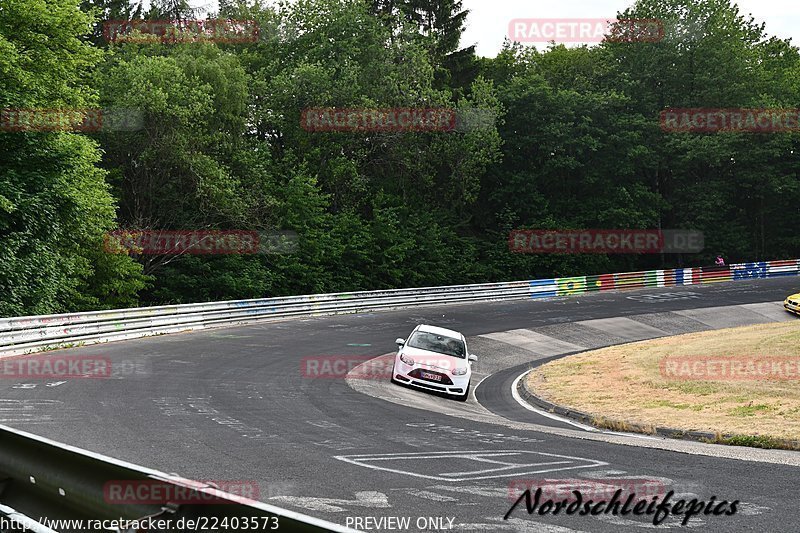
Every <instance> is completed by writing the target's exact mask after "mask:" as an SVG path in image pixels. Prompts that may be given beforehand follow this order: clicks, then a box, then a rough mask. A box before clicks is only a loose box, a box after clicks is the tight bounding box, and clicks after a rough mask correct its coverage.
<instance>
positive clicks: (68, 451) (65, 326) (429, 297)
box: [0, 259, 800, 533]
mask: <svg viewBox="0 0 800 533" xmlns="http://www.w3.org/2000/svg"><path fill="white" fill-rule="evenodd" d="M799 272H800V261H798V260H796V259H792V260H786V261H770V262H760V263H742V264H737V265H731V266H726V267H708V268H687V269H674V270H650V271H644V272H624V273H617V274H601V275H592V276H577V277H568V278H552V279H541V280H529V281H517V282H510V283H486V284H479V285H457V286H445V287H426V288H420V289H397V290H386V291H366V292H354V293H338V294H318V295H306V296H292V297H286V298H262V299H254V300H240V301H229V302H212V303H202V304H187V305H173V306H161V307H145V308H137V309H124V310H111V311H96V312H87V313H70V314H63V315H46V316H31V317H17V318H2V319H0V355H6V356H9V355H18V354H25V353H33V352H37V351H42V350H46V349H49V348H55V347H64V346H69V345H76V344H77V345H83V344H92V343H99V342H107V341H113V340H122V339H133V338H137V337H144V336H147V335H157V334H163V333H172V332H179V331H188V330H193V329H204V328H210V327H218V326H226V325H233V324H245V323H251V322H255V321H261V320H277V319H286V318H291V317H296V316H317V315H327V314H338V313H356V312H363V311H369V310H373V309H384V308H396V307H411V306H420V305H433V304H447V303H454V302H456V303H457V302H474V301H490V300H509V299H518V298H550V297H561V296H570V295H575V294H583V293H586V292H594V291H608V290H621V289H637V288H643V287H671V286H680V285H694V284H704V283H716V282H720V281H732V280H744V279H757V278H771V277H776V276H797V275H798V273H799ZM109 480H128V481H140V482H141V481H148V482H149V481H154V482H158V483H162V484H166V485H169V486H172V487H182V488H183V489H184V490H194V491H196V492H199V493H208V492H209V491H211V492H214V489H213V488H212V487H210V486H207V485H206V486H199V487H198V485H197V484H196V483H193V482H190V481H189V480H184V479H181V478H178V477H176V476H172V475H168V474H165V473H163V472H158V471H155V470H149V469H146V468H143V467H139V466H136V465H132V464H129V463H125V462H122V461H118V460H115V459H112V458H109V457H104V456H101V455H98V454H94V453H92V452H88V451H85V450H80V449H77V448H73V447H70V446H66V445H63V444H59V443H56V442H53V441H50V440H48V439H44V438H41V437H37V436H35V435H31V434H28V433H24V432H21V431H17V430H13V429H11V428H7V427H5V426H0V501H1V502H2V503H0V518H2V519H3V520H12V521H14V522H16V523H17V524H20V525H25V526H26V527H27V528H28V529H29V530H31V531H35V532H36V533H54V531H56V530H54V529H53V528H52V527H50V525H52V524H50V525H48V524H43V523H41V518H40V517H48V518H49V519H51V520H56V519H75V518H85V519H93V520H97V519H103V518H109V519H127V520H138V519H141V518H144V517H148V516H151V517H161V518H169V519H171V520H173V522H172V523H177V522H176V521H177V520H179V519H180V518H194V519H196V518H199V517H209V518H210V517H213V518H216V519H221V518H225V517H228V518H229V519H231V520H232V519H233V518H236V517H238V518H239V519H242V518H249V517H261V518H267V519H269V518H274V517H277V519H278V520H279V521H280V524H281V526H280V529H282V530H289V531H302V532H305V531H309V532H317V531H352V530H349V529H346V528H344V527H342V526H338V525H336V524H333V523H329V522H325V521H322V520H318V519H315V518H312V517H309V516H305V515H302V514H299V513H294V512H291V511H287V510H284V509H280V508H278V507H275V506H271V505H268V504H264V503H260V502H256V501H249V502H242V501H241V500H240V499H237V498H236V497H235V496H234V495H220V494H219V492H218V491H217V492H214V493H215V494H216V495H217V496H218V497H221V498H223V499H226V498H234V500H231V501H230V502H224V503H212V504H204V505H181V504H175V503H172V504H170V503H169V502H167V504H166V505H155V504H145V503H141V504H126V505H122V504H119V503H118V504H109V502H108V501H107V497H106V495H105V494H104V492H103V491H104V487H105V484H106V483H108V481H109ZM33 517H35V518H33ZM17 529H21V527H19V528H17ZM230 529H239V528H236V527H231V528H218V530H220V531H224V530H230ZM72 530H76V529H72ZM261 530H263V528H262V529H261ZM58 531H71V529H70V528H69V527H60V528H59V529H58ZM76 531H77V530H76ZM119 531H120V533H122V531H123V530H119ZM126 533H127V532H126Z"/></svg>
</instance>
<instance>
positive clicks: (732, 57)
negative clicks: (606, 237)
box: [0, 0, 800, 315]
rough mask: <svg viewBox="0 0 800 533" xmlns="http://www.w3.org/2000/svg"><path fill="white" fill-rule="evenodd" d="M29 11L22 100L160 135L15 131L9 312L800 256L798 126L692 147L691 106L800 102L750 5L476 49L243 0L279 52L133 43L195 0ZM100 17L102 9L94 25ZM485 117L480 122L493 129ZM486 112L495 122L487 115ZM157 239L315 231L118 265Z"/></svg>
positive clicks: (436, 0)
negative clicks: (120, 234)
mask: <svg viewBox="0 0 800 533" xmlns="http://www.w3.org/2000/svg"><path fill="white" fill-rule="evenodd" d="M78 1H79V0H52V1H48V2H47V3H45V2H44V1H43V0H5V1H4V2H3V6H2V8H0V72H2V73H3V75H2V76H0V108H25V107H28V108H57V107H67V108H80V107H93V106H95V107H101V108H104V109H112V108H119V109H128V110H136V111H137V112H138V113H140V114H141V117H142V124H143V128H141V129H139V130H136V131H118V130H113V129H106V130H103V131H101V132H99V133H96V134H81V133H74V132H73V133H69V132H58V133H34V132H28V133H16V132H15V133H12V132H0V240H2V243H3V246H2V248H0V314H4V315H20V314H31V313H50V312H58V311H66V310H78V309H88V308H97V307H123V306H128V305H136V304H158V303H171V302H191V301H206V300H218V299H231V298H253V297H264V296H274V295H286V294H298V293H314V292H335V291H351V290H361V289H381V288H393V287H408V286H424V285H444V284H456V283H469V282H487V281H502V280H511V279H526V278H532V277H543V276H548V277H549V276H553V275H574V274H584V273H585V274H591V273H600V272H609V271H618V270H627V269H633V270H636V269H645V268H660V267H670V266H679V265H683V266H691V265H700V264H708V262H709V261H710V260H711V258H712V257H714V256H716V255H717V254H719V253H721V254H723V255H725V256H726V257H727V258H728V259H729V260H731V261H737V260H754V259H758V260H766V259H774V258H787V257H796V256H797V253H798V252H799V251H800V237H798V235H797V232H796V231H794V228H793V223H794V217H793V216H792V215H793V214H794V213H795V212H796V210H797V207H796V206H797V205H800V204H799V202H798V200H800V181H799V180H798V170H797V169H798V164H797V163H798V161H797V158H798V155H800V152H799V151H798V150H800V149H799V148H798V147H797V139H798V137H797V133H796V132H795V133H781V134H754V133H702V134H700V133H670V132H666V131H664V130H662V129H661V127H660V126H659V113H660V112H661V110H663V109H665V108H668V107H708V108H726V107H727V108H732V107H751V108H795V107H797V102H798V101H800V82H798V79H800V77H799V76H798V74H800V53H798V49H797V48H796V47H795V46H793V45H792V44H791V42H789V41H787V40H781V39H778V38H776V37H771V36H769V34H768V33H767V31H766V28H765V27H764V25H763V24H760V23H758V22H757V21H755V20H752V19H750V18H746V17H743V16H742V15H741V14H740V13H739V11H738V8H736V6H735V5H732V4H731V3H730V2H729V1H728V0H637V1H636V2H635V3H633V4H632V6H631V7H630V8H629V9H627V10H626V11H625V12H623V13H620V14H619V18H641V19H660V20H662V21H663V24H664V29H665V34H664V38H663V39H661V40H659V41H658V42H636V43H631V42H618V41H614V42H612V41H606V42H603V43H601V44H600V45H598V46H593V47H585V46H584V47H576V48H568V47H565V46H562V45H555V44H553V45H551V46H550V47H548V48H547V49H546V50H543V51H538V50H536V49H534V48H527V47H524V46H521V45H519V44H516V43H510V42H507V43H506V44H505V46H504V48H503V50H502V51H501V52H500V53H499V54H498V55H497V57H495V58H476V57H475V53H474V48H473V47H472V46H466V47H464V45H463V43H462V40H463V39H462V37H463V30H464V28H465V25H466V24H467V22H468V20H469V14H468V11H466V10H464V8H463V6H462V3H461V2H460V1H458V0H297V1H291V2H289V1H286V2H279V3H278V4H273V3H270V2H265V1H263V0H222V1H220V3H219V13H215V14H212V15H210V16H211V17H220V18H223V19H235V20H252V21H255V22H257V24H258V26H259V28H260V32H259V35H258V39H257V41H256V42H246V41H242V42H235V41H233V42H213V40H212V41H209V40H204V41H202V42H201V41H200V40H197V41H187V42H177V43H174V42H169V43H165V42H162V41H161V40H160V39H158V38H155V39H151V40H150V41H149V42H145V41H143V40H140V41H138V42H115V43H109V42H107V41H106V40H105V39H103V38H102V27H103V23H104V22H105V21H108V20H117V19H125V20H131V19H136V18H139V17H142V16H144V17H148V18H166V19H185V18H192V17H197V16H202V15H198V14H197V13H195V12H194V11H193V10H192V8H191V7H190V5H189V4H188V3H187V2H185V1H184V0H163V1H159V2H153V3H151V4H149V6H150V7H149V8H148V10H147V11H146V12H145V11H144V10H143V8H142V6H141V4H139V3H138V2H133V1H132V0H131V1H128V0H83V1H82V2H80V5H79V4H78ZM79 7H80V9H79ZM330 107H335V108H368V109H369V108H393V107H406V108H409V107H413V108H450V109H454V110H456V112H457V115H458V117H459V127H458V128H456V131H451V132H387V131H370V132H332V131H331V132H319V131H307V130H306V129H304V128H303V127H302V126H301V116H302V113H303V111H304V110H308V109H314V108H330ZM469 117H473V118H469ZM475 117H479V118H481V117H482V118H481V120H473V119H474V118H475ZM116 227H122V228H132V229H153V230H158V229H163V230H179V231H183V230H199V229H203V230H205V229H242V230H253V231H260V232H269V231H292V232H295V233H296V235H297V241H296V249H294V250H293V251H291V252H290V253H268V254H252V255H227V256H203V255H190V254H184V255H177V256H174V255H172V256H153V255H146V254H142V255H138V256H133V258H131V257H128V256H126V255H120V254H111V253H107V251H105V250H104V249H103V234H104V232H107V231H109V230H112V229H114V228H116ZM519 228H542V229H548V228H552V229H556V228H568V229H569V228H572V229H579V228H611V229H613V228H675V229H679V228H683V229H695V230H700V231H703V232H704V234H705V240H706V249H705V251H704V252H702V253H700V254H695V255H680V256H669V255H610V256H606V255H593V254H588V255H520V254H513V253H510V252H509V250H508V245H507V237H508V233H509V231H511V230H513V229H519Z"/></svg>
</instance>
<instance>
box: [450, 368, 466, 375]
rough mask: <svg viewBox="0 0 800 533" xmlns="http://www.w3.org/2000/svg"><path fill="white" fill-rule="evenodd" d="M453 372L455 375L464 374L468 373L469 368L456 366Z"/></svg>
mask: <svg viewBox="0 0 800 533" xmlns="http://www.w3.org/2000/svg"><path fill="white" fill-rule="evenodd" d="M452 372H453V375H454V376H463V375H464V374H466V373H467V368H466V367H464V368H454V369H453V371H452Z"/></svg>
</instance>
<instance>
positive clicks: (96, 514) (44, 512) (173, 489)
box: [0, 426, 355, 533]
mask: <svg viewBox="0 0 800 533" xmlns="http://www.w3.org/2000/svg"><path fill="white" fill-rule="evenodd" d="M0 474H1V475H2V478H3V483H2V491H1V492H0V500H2V504H0V515H1V516H2V517H3V518H4V519H5V520H6V521H8V520H11V521H14V522H15V523H17V524H19V525H20V526H19V527H16V528H7V529H9V530H12V531H13V530H15V529H16V530H20V531H23V529H22V527H21V525H25V526H26V527H27V529H28V530H30V531H35V532H37V533H45V532H47V533H51V532H53V531H59V532H67V531H81V529H80V528H79V527H77V523H75V522H73V523H72V527H70V525H68V522H67V521H68V520H72V521H75V520H84V522H83V524H82V525H83V526H84V527H83V529H82V531H83V532H84V533H85V531H87V530H91V529H100V528H87V527H86V525H87V524H86V520H92V521H96V520H108V521H117V523H119V522H127V521H139V522H140V523H143V522H144V520H146V518H147V517H150V518H152V519H153V520H154V521H158V520H162V521H164V522H162V523H165V524H166V523H168V524H169V527H165V528H157V529H155V530H159V531H162V530H164V531H167V530H168V531H180V530H189V529H192V528H186V527H185V526H184V527H183V528H180V527H178V526H179V524H186V521H187V520H194V521H195V522H194V523H195V524H198V523H200V524H206V527H200V528H195V529H196V530H198V531H199V530H202V529H206V530H217V531H235V530H239V531H241V530H243V529H248V530H251V531H252V530H256V531H269V530H275V531H298V532H322V531H340V532H347V533H351V532H352V533H355V530H353V529H350V528H346V527H343V526H340V525H338V524H334V523H332V522H327V521H324V520H320V519H317V518H313V517H310V516H306V515H303V514H300V513H295V512H293V511H287V510H285V509H281V508H279V507H275V506H273V505H268V504H266V503H261V502H257V501H253V500H248V499H246V498H243V497H242V496H241V495H234V494H229V493H225V492H222V491H221V490H218V489H215V488H213V487H211V486H209V485H208V484H204V483H198V482H194V481H191V480H188V479H183V478H180V477H177V476H175V475H169V474H165V473H163V472H159V471H157V470H151V469H147V468H144V467H141V466H137V465H133V464H130V463H126V462H124V461H118V460H116V459H112V458H110V457H105V456H103V455H99V454H96V453H93V452H89V451H86V450H82V449H79V448H74V447H72V446H67V445H65V444H60V443H57V442H54V441H51V440H49V439H45V438H43V437H38V436H36V435H32V434H30V433H26V432H23V431H18V430H15V429H12V428H9V427H6V426H0ZM108 483H131V484H136V486H142V485H144V486H145V487H152V486H156V487H158V488H159V489H161V493H162V494H166V493H169V494H173V495H174V494H180V495H181V497H182V498H183V499H184V501H202V500H207V501H211V502H212V503H204V504H186V503H172V502H169V501H167V502H165V503H147V502H144V501H143V502H142V503H128V504H121V503H114V504H109V503H108V501H107V500H108V495H109V494H108V491H107V490H106V487H107V484H108ZM34 517H35V518H34ZM143 519H144V520H143ZM181 519H183V522H180V521H181ZM40 520H41V522H40ZM167 520H169V522H166V521H167ZM245 520H246V521H247V524H248V525H249V526H253V525H258V526H259V527H243V526H242V524H245ZM6 524H7V522H6ZM59 524H61V525H59ZM211 524H217V526H216V527H212V526H211ZM221 524H226V525H225V526H224V527H223V526H222V525H221ZM126 525H129V524H126ZM274 526H277V527H274ZM53 527H58V529H53ZM111 530H112V531H113V529H111ZM142 530H147V528H144V529H142ZM150 530H151V531H152V530H153V529H150ZM117 531H120V532H122V531H125V532H126V533H127V532H128V531H131V532H132V531H133V529H130V530H128V529H117Z"/></svg>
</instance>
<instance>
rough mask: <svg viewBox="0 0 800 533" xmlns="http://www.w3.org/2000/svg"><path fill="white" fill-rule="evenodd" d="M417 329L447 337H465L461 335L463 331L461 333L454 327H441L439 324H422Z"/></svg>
mask: <svg viewBox="0 0 800 533" xmlns="http://www.w3.org/2000/svg"><path fill="white" fill-rule="evenodd" d="M417 331H425V332H427V333H434V334H436V335H444V336H445V337H453V338H456V339H460V338H462V337H463V335H461V333H459V332H458V331H454V330H452V329H445V328H440V327H438V326H429V325H427V324H420V325H419V326H418V327H417Z"/></svg>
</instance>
